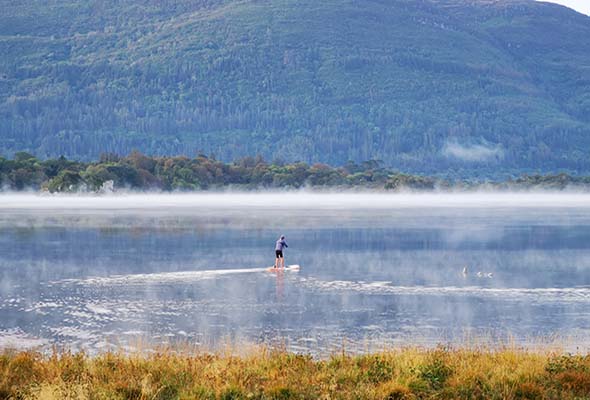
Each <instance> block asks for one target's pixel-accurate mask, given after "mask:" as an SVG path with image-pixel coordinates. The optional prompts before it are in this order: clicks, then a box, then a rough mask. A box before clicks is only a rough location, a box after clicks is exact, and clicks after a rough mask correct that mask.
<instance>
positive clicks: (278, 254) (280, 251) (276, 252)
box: [275, 250, 283, 258]
mask: <svg viewBox="0 0 590 400" xmlns="http://www.w3.org/2000/svg"><path fill="white" fill-rule="evenodd" d="M275 254H276V255H277V258H283V250H275Z"/></svg>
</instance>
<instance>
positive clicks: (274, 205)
mask: <svg viewBox="0 0 590 400" xmlns="http://www.w3.org/2000/svg"><path fill="white" fill-rule="evenodd" d="M445 207H447V208H449V207H450V208H453V207H454V208H522V207H524V208H539V207H541V208H543V207H555V208H563V207H575V208H590V194H584V193H560V192H556V193H508V192H496V193H493V192H486V193H462V194H449V193H421V194H402V193H396V194H384V193H309V192H271V193H238V192H236V193H229V192H226V193H199V194H126V195H109V196H76V195H38V194H4V195H0V211H8V210H66V211H67V210H123V211H124V210H129V211H131V210H137V211H143V210H145V211H147V210H152V211H162V212H169V211H173V210H202V209H228V210H231V209H244V208H252V209H263V210H265V209H268V210H296V209H344V210H346V209H350V210H354V209H400V208H402V209H403V208H445Z"/></svg>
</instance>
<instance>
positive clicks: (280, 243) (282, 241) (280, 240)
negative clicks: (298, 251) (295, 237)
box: [275, 239, 289, 251]
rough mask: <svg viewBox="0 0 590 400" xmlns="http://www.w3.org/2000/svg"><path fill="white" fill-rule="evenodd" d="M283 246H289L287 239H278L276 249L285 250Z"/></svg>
mask: <svg viewBox="0 0 590 400" xmlns="http://www.w3.org/2000/svg"><path fill="white" fill-rule="evenodd" d="M283 247H289V246H287V242H285V239H279V240H277V244H276V246H275V250H281V251H283Z"/></svg>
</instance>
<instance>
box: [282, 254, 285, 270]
mask: <svg viewBox="0 0 590 400" xmlns="http://www.w3.org/2000/svg"><path fill="white" fill-rule="evenodd" d="M281 268H285V256H282V257H281Z"/></svg>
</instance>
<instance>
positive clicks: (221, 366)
mask: <svg viewBox="0 0 590 400" xmlns="http://www.w3.org/2000/svg"><path fill="white" fill-rule="evenodd" d="M250 353H251V354H250V355H248V354H246V355H243V356H233V355H220V354H211V353H198V354H186V355H185V354H182V353H179V352H176V351H171V350H161V351H157V352H154V353H151V354H149V355H146V354H120V353H103V354H100V355H97V356H88V355H86V354H84V353H69V352H64V353H57V354H53V355H43V354H42V353H38V352H35V351H28V352H10V351H5V352H4V353H0V399H23V400H24V399H45V400H48V399H120V400H124V399H129V400H131V399H133V400H135V399H157V400H172V399H186V400H188V399H211V400H213V399H220V400H229V399H234V400H242V399H243V400H246V399H258V400H262V399H277V400H288V399H383V400H385V399H387V400H404V399H504V400H511V399H547V400H548V399H556V400H557V399H560V400H574V399H588V398H589V396H590V356H588V355H571V354H563V353H561V352H548V351H542V352H534V351H526V350H519V349H510V348H508V349H499V350H494V351H490V350H474V349H463V350H461V349H458V350H454V349H445V348H436V349H430V350H427V349H413V348H406V349H400V350H392V351H383V352H380V353H373V354H366V355H357V356H353V355H347V354H336V355H333V356H331V357H328V358H324V359H315V358H313V357H311V356H309V355H303V354H293V353H289V352H286V351H272V350H268V349H264V348H262V349H256V351H252V352H250Z"/></svg>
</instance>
